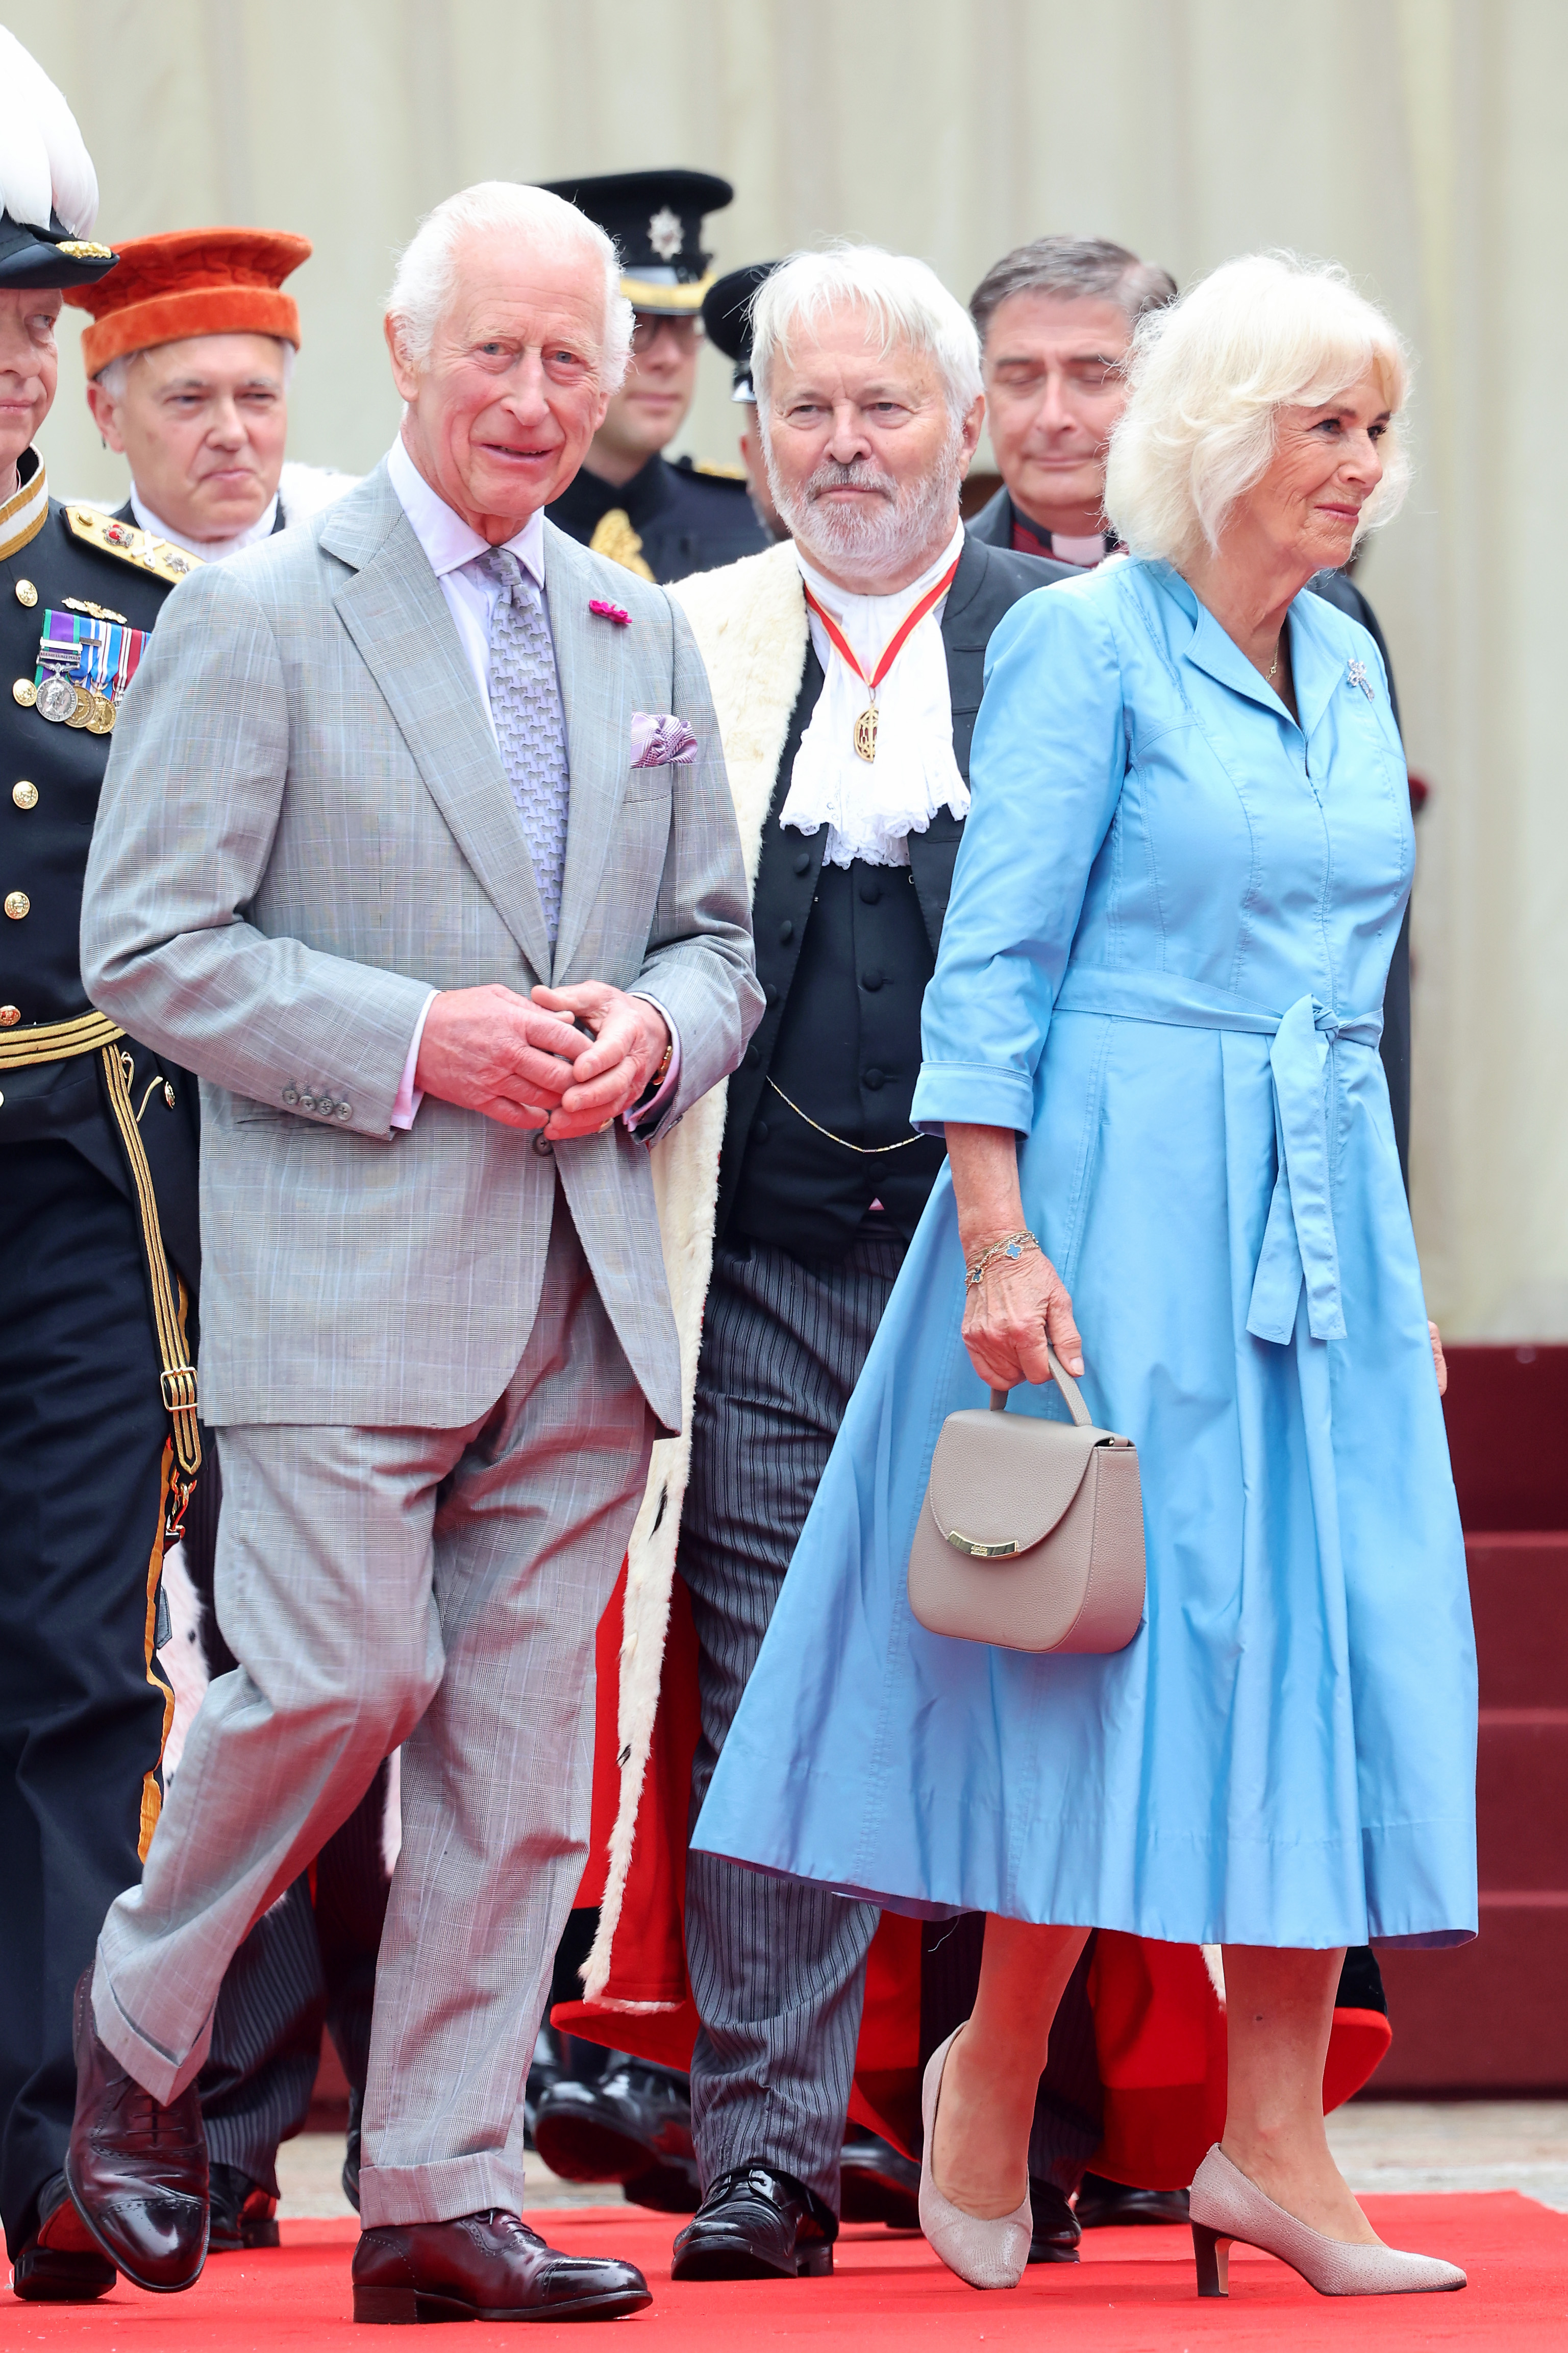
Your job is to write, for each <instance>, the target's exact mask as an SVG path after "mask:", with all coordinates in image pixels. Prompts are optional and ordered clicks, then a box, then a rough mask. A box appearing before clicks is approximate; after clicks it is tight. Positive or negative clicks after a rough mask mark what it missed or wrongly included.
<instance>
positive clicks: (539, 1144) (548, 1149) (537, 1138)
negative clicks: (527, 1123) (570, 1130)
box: [533, 1127, 555, 1160]
mask: <svg viewBox="0 0 1568 2353" xmlns="http://www.w3.org/2000/svg"><path fill="white" fill-rule="evenodd" d="M533 1148H534V1150H535V1152H537V1153H538V1155H539V1156H540V1158H541V1160H548V1159H549V1158H550V1156H551V1155H552V1153H553V1152H554V1150H555V1146H554V1145H552V1143H551V1141H550V1138H549V1137H548V1136H547V1135H546V1134H545V1133H544V1130H543V1129H542V1127H536V1128H535V1129H534V1131H533Z"/></svg>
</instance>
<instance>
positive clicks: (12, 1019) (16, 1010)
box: [0, 1005, 22, 1029]
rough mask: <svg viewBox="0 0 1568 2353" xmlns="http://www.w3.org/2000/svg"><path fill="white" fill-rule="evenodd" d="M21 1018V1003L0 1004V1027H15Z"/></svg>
mask: <svg viewBox="0 0 1568 2353" xmlns="http://www.w3.org/2000/svg"><path fill="white" fill-rule="evenodd" d="M21 1018H22V1008H21V1007H20V1006H19V1005H0V1029H15V1028H16V1024H17V1022H18V1021H20V1019H21Z"/></svg>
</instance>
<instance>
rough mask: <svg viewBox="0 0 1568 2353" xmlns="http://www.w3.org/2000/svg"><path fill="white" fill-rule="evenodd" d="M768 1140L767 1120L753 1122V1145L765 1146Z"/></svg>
mask: <svg viewBox="0 0 1568 2353" xmlns="http://www.w3.org/2000/svg"><path fill="white" fill-rule="evenodd" d="M767 1140H768V1124H767V1121H766V1120H765V1119H758V1120H753V1121H752V1143H753V1144H765V1143H766V1142H767Z"/></svg>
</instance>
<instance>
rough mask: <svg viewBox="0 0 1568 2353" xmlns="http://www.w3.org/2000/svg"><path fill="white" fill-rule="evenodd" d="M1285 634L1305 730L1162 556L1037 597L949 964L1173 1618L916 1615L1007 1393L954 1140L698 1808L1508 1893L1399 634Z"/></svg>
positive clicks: (1374, 1931) (909, 1890)
mask: <svg viewBox="0 0 1568 2353" xmlns="http://www.w3.org/2000/svg"><path fill="white" fill-rule="evenodd" d="M1289 629H1290V655H1291V663H1292V670H1293V675H1294V680H1295V687H1296V696H1297V702H1298V705H1299V708H1300V725H1298V724H1297V723H1296V722H1295V721H1293V720H1292V719H1291V717H1290V716H1289V712H1287V711H1286V709H1285V707H1284V705H1283V704H1282V703H1281V702H1279V700H1278V699H1277V698H1276V696H1275V695H1274V693H1273V692H1272V691H1271V690H1270V689H1269V687H1268V685H1266V683H1265V682H1264V681H1263V680H1262V679H1261V678H1260V677H1259V675H1258V671H1257V670H1254V669H1253V668H1252V666H1251V665H1250V664H1249V663H1248V662H1247V660H1246V659H1245V658H1244V657H1243V655H1242V654H1241V653H1240V651H1239V650H1238V649H1237V647H1236V646H1235V645H1234V643H1233V642H1232V641H1231V639H1230V638H1228V637H1226V634H1225V632H1224V631H1223V630H1222V629H1221V628H1220V627H1219V625H1218V624H1217V622H1215V619H1214V618H1213V617H1212V615H1210V614H1209V613H1208V612H1207V610H1206V609H1205V607H1203V606H1201V605H1200V603H1199V602H1198V599H1197V598H1196V597H1195V596H1194V594H1193V592H1192V590H1191V589H1190V588H1189V587H1188V586H1187V585H1186V583H1185V582H1184V580H1183V579H1182V578H1181V577H1180V575H1177V574H1176V573H1174V572H1173V571H1172V570H1171V569H1170V568H1169V567H1168V566H1166V565H1160V564H1152V563H1148V564H1145V563H1123V564H1117V565H1109V566H1107V567H1105V568H1103V569H1102V570H1100V571H1098V572H1095V573H1093V574H1091V575H1089V576H1088V577H1086V578H1085V579H1083V580H1081V581H1073V582H1070V583H1065V584H1062V585H1060V586H1053V587H1050V588H1047V589H1042V590H1040V591H1038V592H1037V594H1035V595H1034V596H1027V597H1026V598H1024V600H1023V601H1022V602H1021V603H1020V604H1017V605H1016V606H1015V607H1013V609H1012V611H1011V612H1010V613H1009V614H1008V615H1007V617H1006V618H1005V620H1004V621H1003V623H1002V625H1001V627H1000V628H998V630H997V631H996V634H995V636H994V638H993V639H992V641H991V648H990V652H989V656H988V663H987V681H986V690H985V697H984V703H983V705H982V708H981V712H980V719H979V723H978V725H977V727H976V730H975V736H974V751H973V765H972V784H973V809H972V813H971V815H970V818H969V821H968V824H967V826H966V828H965V829H964V837H963V847H962V849H961V851H960V854H959V859H958V865H957V871H956V874H955V877H954V883H953V891H952V902H951V904H950V906H949V909H948V914H947V921H946V926H945V929H944V931H943V934H942V952H941V955H940V956H939V958H938V961H937V967H936V974H935V977H934V978H933V980H932V982H931V987H930V988H929V990H928V992H927V996H926V1000H925V1008H924V1040H923V1042H924V1062H923V1067H922V1071H921V1079H920V1082H919V1086H918V1089H917V1092H916V1095H915V1103H914V1116H915V1119H916V1121H917V1123H918V1124H922V1125H929V1126H933V1127H934V1126H939V1125H940V1124H942V1123H943V1122H945V1121H949V1120H957V1121H973V1122H976V1123H979V1124H986V1125H994V1126H999V1127H1011V1128H1014V1129H1016V1131H1017V1133H1018V1134H1019V1136H1020V1137H1021V1139H1022V1144H1021V1148H1020V1153H1019V1175H1020V1179H1021V1182H1022V1187H1023V1200H1024V1210H1025V1215H1026V1218H1027V1219H1028V1221H1029V1223H1030V1225H1031V1226H1032V1228H1033V1229H1034V1230H1035V1232H1036V1233H1037V1235H1038V1236H1039V1238H1040V1240H1041V1242H1042V1244H1043V1246H1044V1248H1045V1249H1046V1250H1047V1251H1048V1252H1049V1254H1050V1256H1051V1258H1052V1259H1053V1260H1054V1261H1055V1263H1056V1265H1057V1266H1058V1269H1059V1270H1060V1271H1061V1273H1062V1276H1063V1277H1064V1279H1065V1281H1066V1282H1067V1283H1068V1288H1069V1289H1070V1291H1071V1293H1072V1296H1073V1303H1074V1306H1075V1309H1076V1313H1077V1317H1078V1322H1079V1328H1080V1330H1081V1331H1082V1334H1083V1342H1084V1356H1085V1360H1086V1363H1087V1366H1088V1372H1087V1377H1086V1378H1085V1380H1084V1382H1083V1384H1082V1387H1083V1390H1084V1395H1085V1398H1086V1400H1087V1402H1088V1404H1089V1409H1090V1411H1091V1412H1092V1414H1093V1416H1094V1419H1095V1420H1096V1421H1097V1422H1099V1423H1100V1425H1101V1426H1102V1427H1105V1428H1109V1429H1111V1430H1118V1431H1121V1432H1122V1433H1124V1434H1125V1435H1127V1436H1129V1437H1131V1439H1133V1440H1135V1442H1136V1444H1137V1446H1138V1450H1139V1454H1140V1458H1141V1463H1142V1481H1143V1506H1144V1520H1145V1531H1146V1543H1147V1557H1148V1602H1147V1610H1146V1615H1145V1620H1144V1623H1143V1626H1142V1630H1141V1631H1140V1632H1139V1633H1138V1635H1137V1636H1136V1637H1135V1638H1134V1640H1133V1641H1132V1642H1131V1645H1130V1647H1129V1648H1128V1649H1126V1650H1125V1651H1121V1652H1119V1653H1117V1654H1116V1655H1114V1656H1111V1657H1079V1658H1067V1657H1063V1658H1051V1657H1035V1656H1029V1655H1026V1654H1023V1653H1019V1652H1016V1651H1004V1650H997V1649H994V1648H990V1647H988V1646H985V1645H982V1644H976V1643H969V1642H963V1641H956V1640H952V1639H950V1638H947V1637H943V1636H941V1635H936V1634H931V1633H928V1632H927V1631H926V1630H924V1629H923V1628H922V1627H921V1626H919V1625H918V1624H916V1622H915V1621H914V1620H913V1618H912V1617H911V1615H910V1608H909V1601H908V1598H907V1592H906V1586H905V1577H906V1570H907V1565H908V1560H909V1553H910V1542H911V1539H912V1537H913V1534H914V1527H915V1521H916V1518H917V1515H918V1514H919V1511H920V1508H921V1499H922V1496H923V1494H924V1490H925V1482H926V1477H927V1473H928V1472H929V1469H930V1465H931V1453H932V1451H933V1449H934V1446H935V1443H936V1438H937V1433H938V1431H939V1430H940V1429H941V1427H942V1419H943V1417H944V1416H945V1415H947V1414H949V1413H951V1412H952V1411H953V1410H954V1409H956V1408H958V1407H961V1406H974V1405H979V1404H982V1403H983V1402H984V1389H983V1388H982V1386H981V1383H980V1382H979V1380H978V1379H977V1377H976V1376H975V1374H974V1373H973V1369H972V1368H971V1366H970V1363H969V1358H968V1356H967V1355H966V1353H965V1350H964V1347H963V1340H962V1337H961V1330H960V1326H961V1322H962V1316H963V1254H962V1251H961V1249H960V1246H959V1240H958V1230H957V1221H956V1218H955V1215H954V1208H953V1198H952V1186H951V1183H950V1181H949V1179H948V1177H947V1176H946V1175H945V1173H944V1175H943V1176H942V1179H941V1181H940V1182H939V1184H938V1185H937V1187H936V1189H935V1191H934V1193H933V1194H932V1196H931V1202H930V1204H929V1206H928V1208H927V1210H926V1214H925V1216H924V1218H923V1219H921V1225H920V1228H919V1229H918V1231H917V1233H916V1235H915V1238H914V1240H913V1243H912V1244H911V1246H910V1252H909V1256H908V1258H907V1260H906V1261H905V1264H904V1267H903V1271H902V1272H901V1274H900V1278H899V1281H898V1283H897V1286H896V1287H895V1289H894V1292H893V1295H892V1298H891V1300H890V1302H889V1306H888V1311H887V1314H886V1315H885V1316H884V1318H883V1321H882V1324H881V1327H880V1329H879V1332H878V1335H877V1338H876V1342H875V1344H874V1345H873V1347H872V1349H871V1353H870V1356H869V1357H868V1361H867V1365H866V1369H865V1371H864V1373H863V1374H862V1376H861V1378H860V1382H859V1385H858V1388H857V1389H856V1391H855V1394H854V1397H853V1398H852V1399H851V1402H850V1406H849V1410H848V1412H847V1416H846V1418H845V1421H844V1426H843V1429H842V1431H841V1432H840V1435H839V1438H838V1441H837V1445H836V1446H835V1448H834V1451H833V1454H832V1458H831V1460H830V1461H829V1462H828V1465H827V1470H826V1475H825V1476H824V1479H823V1481H822V1484H821V1487H820V1488H819V1490H818V1492H817V1495H816V1502H815V1503H814V1504H813V1506H812V1510H811V1513H810V1516H809V1517H808V1519H807V1520H806V1523H805V1530H804V1532H803V1534H802V1536H801V1540H800V1545H799V1547H798V1549H797V1551H796V1553H795V1560H794V1564H793V1566H792V1567H791V1569H790V1572H789V1576H788V1577H787V1579H786V1580H785V1583H784V1591H783V1594H782V1596H781V1598H780V1600H779V1604H778V1608H777V1609H776V1611H775V1613H774V1616H773V1624H772V1626H771V1628H770V1630H769V1632H768V1636H767V1640H766V1641H765V1642H764V1644H763V1651H762V1655H761V1658H760V1659H759V1661H758V1663H757V1666H756V1669H755V1672H753V1674H752V1680H751V1683H750V1686H749V1688H748V1690H747V1692H746V1694H745V1698H744V1700H743V1702H742V1706H741V1709H740V1713H739V1715H737V1717H736V1719H735V1722H734V1725H733V1726H732V1728H731V1732H730V1736H729V1738H728V1740H727V1742H726V1743H725V1746H724V1751H723V1755H722V1757H721V1760H720V1764H719V1769H718V1772H717V1774H716V1776H715V1778H714V1780H713V1783H712V1787H711V1789H710V1794H709V1797H708V1800H707V1803H706V1805H705V1806H704V1808H703V1810H702V1814H701V1818H700V1821H699V1823H698V1826H697V1831H696V1836H695V1840H694V1843H695V1844H696V1845H697V1846H699V1847H704V1848H708V1849H710V1850H712V1851H713V1852H717V1853H721V1854H726V1855H730V1856H732V1857H734V1858H736V1859H737V1860H739V1861H741V1862H749V1863H753V1864H757V1865H760V1866H762V1867H763V1868H765V1869H767V1870H771V1871H776V1872H784V1873H789V1874H791V1875H795V1876H801V1877H805V1878H809V1879H814V1880H821V1881H826V1882H827V1883H830V1884H832V1885H834V1886H836V1887H838V1888H841V1889H843V1890H845V1891H851V1890H853V1891H855V1892H857V1893H861V1894H869V1895H871V1896H873V1897H874V1898H875V1899H876V1900H877V1901H879V1902H881V1903H883V1904H885V1905H889V1907H891V1908H894V1909H898V1910H902V1911H913V1912H917V1913H930V1912H940V1911H947V1910H966V1911H967V1910H982V1911H988V1912H998V1913H1002V1914H1005V1915H1009V1916H1011V1917H1014V1918H1017V1919H1026V1920H1037V1921H1063V1922H1080V1923H1083V1922H1087V1923H1093V1924H1094V1925H1096V1926H1102V1927H1109V1928H1120V1929H1125V1930H1129V1931H1131V1932H1132V1933H1134V1934H1137V1935H1142V1936H1152V1937H1160V1938H1168V1939H1172V1940H1173V1941H1176V1942H1180V1943H1196V1942H1216V1941H1217V1942H1232V1943H1242V1944H1258V1945H1283V1946H1298V1947H1300V1946H1319V1947H1325V1946H1334V1945H1345V1944H1349V1945H1358V1944H1363V1943H1365V1942H1366V1941H1368V1939H1369V1938H1377V1939H1381V1940H1383V1941H1385V1942H1388V1943H1394V1944H1410V1945H1446V1944H1454V1943H1458V1942H1462V1941H1463V1940H1464V1939H1465V1938H1467V1937H1468V1936H1472V1935H1473V1934H1474V1933H1475V1929H1476V1908H1477V1907H1476V1857H1475V1749H1476V1663H1475V1647H1474V1641H1473V1637H1472V1632H1471V1626H1470V1612H1469V1599H1468V1587H1467V1583H1466V1576H1465V1554H1464V1545H1463V1541H1462V1538H1461V1535H1460V1531H1459V1518H1458V1508H1457V1506H1456V1504H1455V1498H1454V1488H1453V1482H1452V1479H1451V1477H1450V1473H1449V1468H1448V1454H1447V1442H1446V1440H1445V1435H1444V1428H1443V1417H1442V1409H1441V1407H1440V1405H1439V1403H1438V1398H1437V1388H1436V1379H1435V1377H1434V1375H1433V1369H1432V1358H1431V1352H1430V1348H1429V1345H1428V1342H1427V1335H1426V1308H1425V1305H1424V1303H1423V1299H1422V1292H1421V1275H1420V1270H1419V1267H1418V1265H1417V1263H1416V1257H1415V1241H1414V1239H1413V1237H1412V1234H1411V1229H1410V1218H1409V1214H1408V1211H1407V1209H1406V1207H1405V1195H1404V1191H1403V1188H1402V1186H1401V1183H1400V1174H1399V1161H1398V1157H1397V1155H1396V1153H1395V1150H1394V1129H1393V1125H1392V1122H1391V1120H1390V1116H1389V1106H1388V1091H1387V1088H1386V1085H1385V1084H1384V1075H1383V1067H1382V1064H1381V1062H1380V1060H1379V1059H1378V1054H1377V1039H1378V1034H1379V1030H1380V1028H1381V1015H1380V1010H1379V1008H1381V1005H1382V1002H1383V991H1384V980H1385V977H1386V976H1387V971H1388V964H1389V958H1390V955H1392V953H1393V949H1394V940H1395V938H1396V936H1397V934H1398V931H1399V925H1400V919H1401V916H1402V914H1403V913H1404V909H1405V900H1406V898H1407V897H1408V895H1409V891H1410V881H1411V870H1412V863H1413V857H1414V839H1413V835H1412V830H1411V823H1410V803H1409V795H1408V789H1407V784H1406V777H1405V760H1404V754H1403V753H1402V751H1401V748H1400V742H1399V735H1398V733H1397V730H1396V729H1395V727H1394V721H1393V718H1392V716H1391V714H1390V711H1389V704H1388V685H1387V681H1386V679H1385V677H1384V670H1383V666H1382V663H1381V661H1380V659H1379V658H1378V654H1377V649H1376V648H1375V647H1374V646H1373V641H1372V639H1371V638H1369V637H1368V636H1367V635H1366V633H1365V631H1364V630H1363V629H1362V628H1359V627H1358V626H1357V625H1356V624H1355V623H1354V622H1352V621H1351V620H1349V619H1348V618H1346V617H1344V616H1343V615H1342V614H1341V613H1340V612H1339V611H1338V610H1337V609H1335V608H1334V607H1332V606H1330V605H1328V604H1326V603H1325V602H1323V601H1322V600H1321V598H1319V597H1316V596H1311V595H1310V594H1307V593H1303V594H1302V595H1301V596H1298V597H1297V599H1296V601H1295V603H1294V604H1293V606H1292V607H1291V608H1290V618H1289ZM1013 1406H1014V1410H1018V1409H1025V1410H1031V1411H1035V1412H1042V1413H1058V1414H1059V1413H1061V1412H1062V1410H1063V1409H1062V1407H1061V1404H1060V1401H1059V1399H1058V1397H1057V1395H1056V1392H1055V1391H1054V1390H1052V1389H1051V1388H1048V1387H1047V1388H1044V1389H1033V1390H1028V1389H1026V1390H1019V1391H1016V1392H1015V1397H1014V1400H1013Z"/></svg>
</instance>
